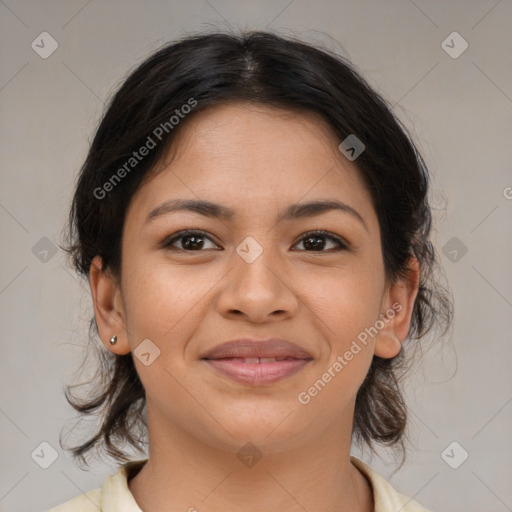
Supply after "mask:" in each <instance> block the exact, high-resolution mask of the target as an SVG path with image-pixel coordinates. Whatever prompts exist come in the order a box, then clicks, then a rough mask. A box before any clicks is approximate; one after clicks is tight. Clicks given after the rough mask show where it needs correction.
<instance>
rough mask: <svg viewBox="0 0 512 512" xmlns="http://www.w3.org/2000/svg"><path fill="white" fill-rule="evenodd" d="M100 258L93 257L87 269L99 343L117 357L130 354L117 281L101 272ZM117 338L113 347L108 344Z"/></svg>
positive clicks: (108, 273)
mask: <svg viewBox="0 0 512 512" xmlns="http://www.w3.org/2000/svg"><path fill="white" fill-rule="evenodd" d="M102 266H103V264H102V260H101V257H100V256H95V257H94V259H93V260H92V262H91V266H90V269H89V285H90V287H91V294H92V299H93V305H94V316H95V318H96V324H97V325H98V333H99V335H100V338H101V342H102V343H103V345H105V347H107V348H108V350H110V351H111V352H113V353H114V354H118V355H123V354H127V353H128V352H130V345H129V343H128V336H127V330H126V321H125V314H124V308H123V302H122V299H121V288H120V286H119V283H118V280H117V279H116V278H115V277H114V276H113V275H112V274H111V272H110V271H108V270H103V268H102ZM114 335H115V336H117V342H116V343H115V345H112V344H111V343H110V338H111V337H112V336H114Z"/></svg>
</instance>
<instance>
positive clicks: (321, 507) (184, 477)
mask: <svg viewBox="0 0 512 512" xmlns="http://www.w3.org/2000/svg"><path fill="white" fill-rule="evenodd" d="M339 142H340V141H339V140H337V138H336V137H335V136H334V135H333V134H332V132H331V131H330V130H329V129H328V127H327V126H326V125H325V124H324V123H323V122H322V120H321V119H320V118H318V117H316V116H314V115H311V114H308V115H307V116H306V115H304V114H299V113H294V112H289V111H281V110H276V109H271V108H269V107H265V106H255V105H248V104H244V103H230V104H225V105H217V106H215V107H211V108H209V109H208V110H205V111H203V112H201V113H199V114H198V115H197V116H194V117H191V118H190V119H188V120H186V122H184V124H183V126H181V127H180V131H179V132H178V133H177V138H176V140H175V144H174V146H173V148H172V151H171V152H169V153H168V155H167V157H166V159H165V161H163V162H162V164H161V167H160V168H159V170H158V173H156V174H155V175H154V176H152V177H151V178H150V179H149V180H148V181H147V182H145V183H144V184H143V185H142V186H141V188H140V189H139V190H138V191H137V193H136V194H135V196H134V197H133V199H132V201H131V203H130V206H129V209H128V212H127V216H126V220H125V226H124V231H123V241H122V259H123V267H122V272H121V277H120V279H117V278H116V277H115V276H112V275H111V274H110V273H109V272H108V271H102V269H101V259H100V258H99V257H96V258H95V259H94V261H93V263H92V265H91V269H90V270H91V272H90V284H91V291H92V295H93V299H94V309H95V315H96V321H97V324H98V329H99V333H100V336H101V339H102V340H103V343H104V344H105V346H106V347H107V348H108V349H109V350H111V351H112V352H114V353H115V354H126V353H128V352H130V351H134V350H135V349H136V348H137V346H138V345H139V344H140V343H141V341H142V340H145V339H150V340H151V341H152V343H154V344H155V345H156V346H157V347H158V349H159V350H160V355H159V357H158V358H156V359H155V360H154V362H152V363H151V364H150V365H148V366H146V365H144V364H142V363H141V361H140V360H139V359H138V358H137V357H135V358H134V361H135V364H136V369H137V372H138V374H139V376H140V379H141V381H142V383H143V385H144V388H145V390H146V396H147V414H148V425H149V443H150V445H149V446H150V448H149V461H148V462H147V464H146V465H145V466H144V467H143V469H142V470H141V471H140V472H139V473H138V474H137V476H135V477H134V478H133V479H131V480H130V481H129V488H130V490H131V492H132V493H133V495H134V498H135V500H136V501H137V503H138V504H139V506H140V507H141V508H142V509H143V510H151V511H153V512H159V511H163V510H166V511H168V510H183V511H187V510H190V509H192V510H194V509H197V510H198V511H200V512H203V511H223V512H224V511H244V512H253V511H254V512H255V511H261V510H266V511H269V512H273V511H282V510H287V511H290V512H295V511H297V512H298V511H303V510H304V509H306V510H308V511H309V512H314V511H322V512H326V511H336V512H340V511H351V512H354V511H356V512H363V511H364V512H369V511H371V510H373V497H372V492H371V487H370V485H369V483H368V482H367V480H366V478H365V477H364V476H363V475H362V474H361V473H360V472H359V471H358V470H357V469H356V468H355V467H354V466H353V465H352V464H351V463H350V458H349V457H350V445H351V431H352V422H353V414H354V406H355V397H356V393H357V390H358V388H359V387H360V385H361V383H362V382H363V380H364V377H365V375H366V373H367V371H368V368H369V366H370V363H371V359H372V356H373V354H376V355H378V356H380V357H386V358H388V357H393V356H395V355H396V354H397V353H398V352H399V350H400V346H401V343H402V342H403V341H404V340H405V338H406V336H407V334H408V331H409V327H410V321H411V314H412V308H413V305H414V300H415V298H416V294H417V291H418V278H419V268H418V264H417V261H416V259H412V260H411V271H410V272H409V276H408V279H407V280H405V279H404V280H400V281H397V282H395V283H389V282H387V281H386V279H385V274H384V265H383V260H382V253H381V241H380V231H379V225H378V219H377V216H376V213H375V211H374V208H373V205H372V201H371V197H370V194H369V192H368V191H367V190H366V188H365V186H364V182H363V180H362V178H361V177H360V175H359V171H358V169H357V167H356V162H357V161H355V162H350V161H349V160H348V159H346V158H345V157H344V156H343V155H342V154H341V153H340V151H339V150H338V144H339ZM176 198H186V199H204V200H209V201H213V202H216V203H220V204H222V205H225V206H228V207H230V208H232V209H234V210H235V212H236V215H235V217H234V218H233V219H231V220H219V219H214V218H209V217H206V216H203V215H200V214H198V213H193V212H174V213H168V214H166V215H161V216H158V217H155V218H154V219H153V220H151V221H150V222H147V223H146V222H145V219H146V216H147V215H148V213H149V212H151V211H152V210H153V209H154V208H155V207H156V206H158V205H160V204H161V203H163V202H165V201H168V200H171V199H176ZM317 199H337V200H340V201H343V202H345V203H347V204H349V205H350V206H351V207H352V208H354V209H355V210H357V212H359V214H360V215H361V217H362V218H363V219H364V223H365V225H366V227H365V225H363V223H362V222H360V221H359V220H358V219H357V218H356V217H355V216H352V215H350V214H348V213H346V212H341V211H335V210H331V211H327V212H324V213H322V214H319V215H315V216H311V217H306V218H302V219H293V220H287V221H281V222H276V218H277V215H278V214H279V213H280V212H282V211H284V209H285V208H286V207H287V206H288V205H290V204H292V203H296V202H307V201H311V200H317ZM184 229H197V230H202V231H205V232H206V233H205V235H206V236H207V237H208V238H205V239H203V245H202V246H201V245H196V246H193V247H195V248H194V249H192V250H188V251H186V250H184V249H183V244H184V243H186V242H187V240H184V239H181V240H178V241H176V242H175V243H174V247H175V250H174V251H173V250H172V248H170V247H167V248H166V247H163V246H162V242H163V241H165V239H169V237H170V235H173V234H175V233H178V232H179V231H181V230H184ZM316 229H323V230H326V231H328V232H329V233H330V234H332V235H334V236H339V237H342V238H343V239H344V240H346V241H347V242H348V244H349V247H348V249H344V250H338V251H336V250H335V249H336V247H337V245H336V242H335V241H334V240H331V239H330V238H328V237H324V238H322V237H320V239H319V240H318V242H320V243H321V242H323V243H324V244H325V245H324V246H323V247H320V248H319V249H318V250H316V251H315V250H314V249H312V248H311V247H307V246H306V245H305V244H306V242H305V240H304V233H306V232H307V231H311V230H316ZM247 236H251V237H253V238H254V239H255V240H256V241H257V242H258V243H259V245H260V246H261V247H262V249H263V252H262V253H261V255H260V256H259V257H258V258H257V259H256V260H255V261H253V262H252V263H248V262H246V261H245V260H244V259H242V258H241V257H240V256H239V255H238V253H237V252H236V248H237V247H238V246H239V245H240V244H241V242H242V241H243V240H244V239H245V238H246V237H247ZM188 241H189V242H190V239H189V240H188ZM216 248H217V249H219V248H220V249H222V250H216ZM179 249H181V251H180V250H179ZM393 303H399V304H400V305H401V306H402V309H401V310H400V311H399V312H396V314H395V316H394V317H393V318H392V319H389V321H388V322H387V323H386V324H385V327H384V328H382V329H381V330H380V331H379V332H378V335H377V336H376V337H374V338H369V341H368V344H367V346H366V347H363V348H362V350H361V351H360V352H359V353H358V354H357V355H355V356H354V358H353V359H352V360H351V361H350V362H349V363H348V364H347V365H346V366H345V367H344V368H343V370H342V371H340V372H338V373H337V374H336V377H335V378H332V380H331V381H330V382H329V383H328V384H327V385H326V386H325V387H324V388H323V389H322V390H321V392H319V393H318V394H317V396H315V397H313V398H312V399H311V401H310V402H309V403H308V404H307V405H303V404H301V403H299V402H298V399H297V397H298V394H299V393H300V392H302V391H307V389H308V388H309V387H310V386H311V385H313V383H314V382H315V381H317V380H318V379H319V378H320V377H321V376H322V374H324V373H325V372H326V371H327V369H328V368H329V367H331V366H332V365H333V362H334V361H335V360H336V358H337V356H339V355H343V354H344V353H345V352H346V351H347V350H348V349H349V348H350V345H351V343H352V341H353V340H355V339H356V338H357V335H358V334H359V333H361V332H362V331H364V329H365V328H367V327H370V326H373V325H374V324H375V322H376V320H378V319H379V314H386V311H387V310H389V308H391V306H392V304H393ZM113 334H115V335H117V337H118V341H117V343H116V344H115V345H113V346H112V345H110V343H109V341H108V340H109V339H110V337H111V336H112V335H113ZM245 335H249V336H251V335H252V336H259V337H272V336H275V337H281V338H285V339H288V340H291V341H293V342H295V343H297V344H298V345H299V346H301V347H303V348H305V349H306V350H308V351H309V352H310V353H311V354H312V355H313V358H314V359H313V361H312V362H310V363H309V364H308V365H307V366H306V367H304V368H303V369H302V370H301V371H299V372H298V373H296V374H294V375H292V376H290V377H287V378H285V379H283V380H281V381H279V382H277V383H274V384H266V385H263V386H250V385H247V384H241V383H237V382H235V381H233V380H231V379H230V378H228V377H226V376H224V375H222V374H220V373H219V372H217V371H216V370H214V369H212V368H211V367H210V366H209V365H208V364H207V363H205V362H204V361H201V357H202V355H203V354H204V352H205V350H208V349H211V348H213V347H214V346H216V345H219V344H221V343H222V342H224V341H228V340H232V339H235V338H239V337H243V336H245ZM248 442H250V443H253V444H254V445H255V446H256V447H257V448H258V450H259V452H260V453H261V454H262V458H261V459H260V460H259V461H258V462H257V463H256V464H255V465H253V466H252V467H247V466H245V465H244V464H242V463H241V462H240V460H239V459H238V458H237V453H238V451H239V450H240V449H241V448H242V447H243V446H244V445H245V444H246V443H248ZM192 507H193V508H192Z"/></svg>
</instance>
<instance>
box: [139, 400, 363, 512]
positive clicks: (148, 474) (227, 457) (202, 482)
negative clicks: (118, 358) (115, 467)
mask: <svg viewBox="0 0 512 512" xmlns="http://www.w3.org/2000/svg"><path fill="white" fill-rule="evenodd" d="M147 411H148V427H149V429H148V430H149V433H150V435H149V446H150V450H149V458H148V462H147V463H146V464H145V465H144V467H143V468H142V469H141V470H140V471H139V473H138V474H137V475H136V476H135V477H133V479H131V480H130V481H129V488H130V491H131V492H132V494H133V496H134V498H135V500H136V501H137V503H138V505H139V507H140V508H141V509H142V510H151V511H152V512H160V511H164V510H165V511H168V510H170V509H172V510H184V511H190V512H195V511H197V512H220V511H222V512H231V511H233V512H234V511H237V512H256V511H258V512H260V511H261V510H265V511H268V512H274V511H275V512H277V511H282V510H289V511H295V510H296V511H304V510H307V511H308V512H315V511H318V512H320V511H322V512H330V511H332V512H348V511H350V512H370V511H372V510H373V497H372V492H371V487H370V484H369V483H368V482H367V480H366V478H365V477H364V476H363V475H362V474H361V473H360V472H359V471H358V470H357V469H356V468H355V467H354V466H353V465H352V464H351V463H350V437H349V438H348V439H347V438H346V436H342V435H340V433H342V432H344V431H345V432H346V431H347V430H346V426H347V425H344V423H346V420H345V421H344V420H343V419H342V418H340V421H335V422H333V423H332V424H331V426H330V428H329V431H327V432H319V433H317V435H316V436H312V437H315V440H314V441H311V442H310V443H309V444H307V443H306V444H305V443H303V442H301V443H300V446H297V447H296V448H295V449H293V447H290V449H288V450H287V451H280V452H277V451H276V450H275V448H272V447H271V446H270V445H268V446H267V445H265V446H263V445H262V444H261V446H259V447H258V448H254V447H253V448H251V445H246V446H245V449H242V450H238V453H237V450H236V449H234V450H233V451H231V452H230V451H226V450H220V449H219V448H217V447H214V446H212V445H211V444H208V443H205V442H204V441H201V440H199V439H197V438H195V437H192V436H190V434H188V433H187V432H185V431H184V430H182V429H179V428H178V427H176V426H174V425H173V426H172V427H170V428H169V427H166V428H165V429H161V428H152V426H155V427H156V425H157V424H158V425H163V424H164V423H163V422H162V421H161V420H162V418H158V412H157V411H156V410H154V409H153V408H151V407H150V404H149V403H148V406H147ZM348 423H349V426H350V427H351V423H352V422H351V418H350V422H348ZM349 432H350V431H349ZM243 445H244V443H240V446H243ZM155 447H157V448H155ZM267 448H268V449H267ZM259 457H261V458H259Z"/></svg>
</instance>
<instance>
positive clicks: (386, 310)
mask: <svg viewBox="0 0 512 512" xmlns="http://www.w3.org/2000/svg"><path fill="white" fill-rule="evenodd" d="M419 282H420V266H419V263H418V260H417V258H416V257H414V256H412V257H411V258H410V259H409V262H408V271H407V273H406V276H405V277H403V278H400V279H398V280H397V281H395V282H393V283H390V284H388V286H387V288H386V291H385V293H384V296H383V299H382V305H381V307H382V309H381V315H380V319H381V321H382V322H383V323H384V327H383V328H382V329H380V330H379V332H378V334H377V336H376V339H375V347H374V353H375V355H376V356H379V357H382V358H386V359H390V358H393V357H395V356H396V355H398V353H399V352H400V348H401V346H402V343H403V342H404V341H405V339H406V338H407V335H408V334H409V329H410V326H411V319H412V312H413V309H414V302H415V300H416V296H417V295H418V289H419Z"/></svg>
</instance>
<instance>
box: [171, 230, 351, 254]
mask: <svg viewBox="0 0 512 512" xmlns="http://www.w3.org/2000/svg"><path fill="white" fill-rule="evenodd" d="M194 235H197V236H201V237H203V238H207V239H208V240H210V241H211V242H213V240H212V239H211V238H210V237H209V236H208V235H207V233H206V232H205V231H201V230H196V229H186V230H184V231H180V232H179V233H177V234H175V235H172V237H171V238H167V239H166V240H164V242H163V243H162V246H163V248H166V249H169V250H175V251H182V252H204V249H200V250H197V251H192V250H189V249H180V248H176V247H172V244H173V243H174V242H176V241H177V240H180V239H182V238H186V237H187V236H194ZM310 237H324V238H329V239H330V240H332V241H334V242H335V243H336V244H337V245H338V247H337V248H335V249H330V250H327V251H324V250H320V251H305V250H304V252H312V253H321V252H338V251H344V250H348V248H349V245H348V244H347V243H346V242H344V241H343V240H342V239H341V238H339V237H337V236H334V235H332V234H331V233H329V232H328V231H324V230H322V229H319V230H314V231H308V232H306V233H304V234H303V235H302V238H301V239H300V240H299V241H298V242H297V244H298V243H300V242H303V241H304V240H306V239H307V238H310ZM213 243H215V242H213ZM297 244H294V245H297Z"/></svg>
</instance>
